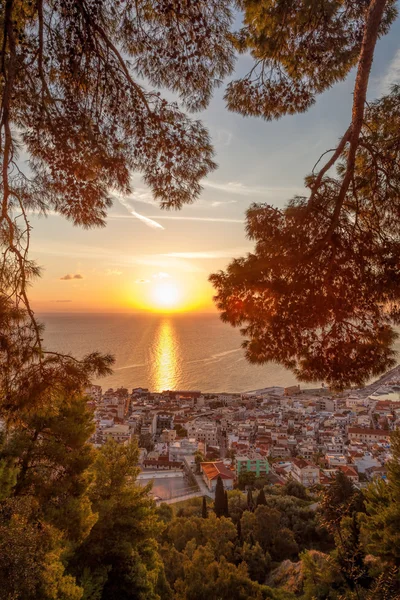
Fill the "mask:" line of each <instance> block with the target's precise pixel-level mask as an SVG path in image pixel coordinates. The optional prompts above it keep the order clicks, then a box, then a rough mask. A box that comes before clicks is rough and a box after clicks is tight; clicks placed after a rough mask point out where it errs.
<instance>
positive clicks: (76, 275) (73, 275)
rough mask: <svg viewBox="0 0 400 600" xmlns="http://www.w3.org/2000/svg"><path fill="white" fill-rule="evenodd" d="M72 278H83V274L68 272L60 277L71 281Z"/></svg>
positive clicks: (62, 279)
mask: <svg viewBox="0 0 400 600" xmlns="http://www.w3.org/2000/svg"><path fill="white" fill-rule="evenodd" d="M72 279H83V275H81V274H80V273H75V274H72V273H67V274H66V275H64V276H63V277H60V280H61V281H71V280H72Z"/></svg>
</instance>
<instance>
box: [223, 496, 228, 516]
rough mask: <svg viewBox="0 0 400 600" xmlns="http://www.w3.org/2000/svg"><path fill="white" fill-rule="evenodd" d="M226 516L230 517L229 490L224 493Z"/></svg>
mask: <svg viewBox="0 0 400 600" xmlns="http://www.w3.org/2000/svg"><path fill="white" fill-rule="evenodd" d="M224 517H229V502H228V492H227V491H226V490H225V494H224Z"/></svg>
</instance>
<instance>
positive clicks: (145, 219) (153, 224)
mask: <svg viewBox="0 0 400 600" xmlns="http://www.w3.org/2000/svg"><path fill="white" fill-rule="evenodd" d="M116 198H117V199H118V201H119V202H120V204H122V206H124V207H125V208H126V210H128V211H129V212H130V213H131V215H133V216H134V217H136V219H139V221H142V223H144V224H145V225H147V226H148V227H151V228H152V229H165V227H163V226H162V225H160V223H157V221H154V219H152V218H150V217H145V216H144V215H141V214H140V213H138V212H137V211H136V210H135V209H134V208H133V207H132V206H131V205H130V204H129V202H128V200H127V198H121V197H120V196H116Z"/></svg>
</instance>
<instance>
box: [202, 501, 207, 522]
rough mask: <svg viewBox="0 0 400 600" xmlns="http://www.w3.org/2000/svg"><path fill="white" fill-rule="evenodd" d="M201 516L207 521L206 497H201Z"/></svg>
mask: <svg viewBox="0 0 400 600" xmlns="http://www.w3.org/2000/svg"><path fill="white" fill-rule="evenodd" d="M201 516H202V517H203V519H207V516H208V513H207V501H206V497H205V496H203V502H202V505H201Z"/></svg>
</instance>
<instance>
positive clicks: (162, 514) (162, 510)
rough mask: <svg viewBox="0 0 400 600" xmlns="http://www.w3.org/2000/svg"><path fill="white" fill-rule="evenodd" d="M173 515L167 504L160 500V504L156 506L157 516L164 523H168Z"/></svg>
mask: <svg viewBox="0 0 400 600" xmlns="http://www.w3.org/2000/svg"><path fill="white" fill-rule="evenodd" d="M173 516H174V511H173V510H172V507H171V506H170V505H169V504H166V502H161V504H160V505H159V506H158V507H157V517H158V518H159V519H160V521H162V522H163V523H165V524H168V523H170V522H171V521H172V518H173Z"/></svg>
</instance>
